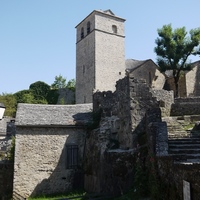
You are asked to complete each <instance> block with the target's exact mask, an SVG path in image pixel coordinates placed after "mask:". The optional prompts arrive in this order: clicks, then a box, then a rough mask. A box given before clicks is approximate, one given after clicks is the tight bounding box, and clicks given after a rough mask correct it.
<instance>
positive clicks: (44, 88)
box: [29, 81, 50, 104]
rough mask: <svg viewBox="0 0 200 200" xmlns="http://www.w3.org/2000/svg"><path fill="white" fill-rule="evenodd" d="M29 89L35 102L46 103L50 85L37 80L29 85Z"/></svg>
mask: <svg viewBox="0 0 200 200" xmlns="http://www.w3.org/2000/svg"><path fill="white" fill-rule="evenodd" d="M29 90H30V91H31V93H32V94H33V96H34V99H35V100H37V101H36V102H35V103H41V104H47V103H48V102H47V96H48V93H49V91H50V86H49V85H48V84H46V83H44V82H42V81H37V82H35V83H32V84H31V85H30V86H29Z"/></svg>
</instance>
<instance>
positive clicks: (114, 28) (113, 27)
mask: <svg viewBox="0 0 200 200" xmlns="http://www.w3.org/2000/svg"><path fill="white" fill-rule="evenodd" d="M112 31H113V33H115V34H117V26H115V25H112Z"/></svg>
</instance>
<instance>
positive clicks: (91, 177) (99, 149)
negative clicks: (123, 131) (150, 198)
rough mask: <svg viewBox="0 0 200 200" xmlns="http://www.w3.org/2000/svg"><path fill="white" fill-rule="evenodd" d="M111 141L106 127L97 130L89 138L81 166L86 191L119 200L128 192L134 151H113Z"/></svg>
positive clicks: (109, 132) (130, 184)
mask: <svg viewBox="0 0 200 200" xmlns="http://www.w3.org/2000/svg"><path fill="white" fill-rule="evenodd" d="M115 141H116V140H114V139H112V133H111V131H110V129H108V127H104V128H103V127H102V126H101V127H100V129H96V130H94V131H93V132H92V133H91V134H90V138H89V139H88V140H87V143H86V151H85V162H84V170H85V184H84V186H85V189H86V191H88V192H91V193H99V194H101V195H112V196H119V195H122V194H123V193H125V192H127V191H128V190H129V189H130V188H131V186H132V184H133V180H134V178H133V177H134V172H135V171H134V166H135V161H136V151H135V150H134V149H129V150H122V149H118V148H116V147H113V144H114V142H115ZM112 147H113V148H114V149H111V148H112Z"/></svg>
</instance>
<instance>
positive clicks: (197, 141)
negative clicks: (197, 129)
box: [168, 137, 200, 144]
mask: <svg viewBox="0 0 200 200" xmlns="http://www.w3.org/2000/svg"><path fill="white" fill-rule="evenodd" d="M168 142H169V144H187V143H188V144H200V138H196V137H188V138H185V137H183V138H169V139H168Z"/></svg>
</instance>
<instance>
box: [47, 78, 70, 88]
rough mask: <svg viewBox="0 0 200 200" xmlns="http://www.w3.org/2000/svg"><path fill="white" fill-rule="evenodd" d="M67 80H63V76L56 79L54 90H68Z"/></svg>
mask: <svg viewBox="0 0 200 200" xmlns="http://www.w3.org/2000/svg"><path fill="white" fill-rule="evenodd" d="M66 86H67V85H66V78H63V77H62V76H61V75H59V76H56V77H55V81H54V83H53V84H52V85H51V88H52V89H60V88H66Z"/></svg>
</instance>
